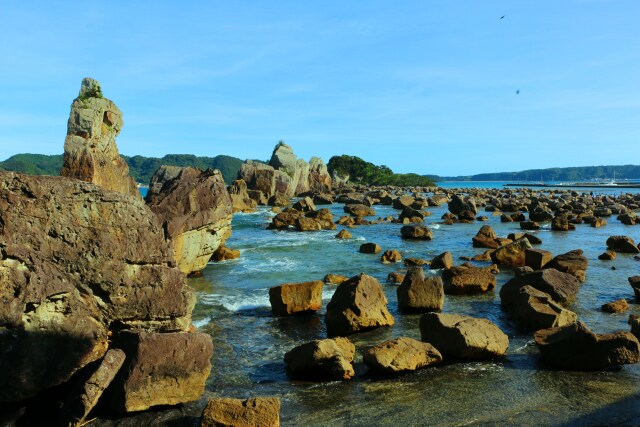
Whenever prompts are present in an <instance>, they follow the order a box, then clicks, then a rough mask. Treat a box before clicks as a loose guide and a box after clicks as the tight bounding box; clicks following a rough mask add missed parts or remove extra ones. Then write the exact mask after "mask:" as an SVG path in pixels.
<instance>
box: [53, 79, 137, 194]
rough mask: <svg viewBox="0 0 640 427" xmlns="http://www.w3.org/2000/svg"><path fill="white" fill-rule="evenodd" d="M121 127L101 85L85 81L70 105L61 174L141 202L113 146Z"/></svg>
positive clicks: (127, 171) (135, 186)
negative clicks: (103, 93)
mask: <svg viewBox="0 0 640 427" xmlns="http://www.w3.org/2000/svg"><path fill="white" fill-rule="evenodd" d="M123 125H124V121H123V120H122V111H120V109H119V108H118V107H117V106H116V104H115V103H114V102H113V101H111V100H109V99H107V98H105V97H104V96H103V95H102V88H101V87H100V83H99V82H98V81H97V80H94V79H91V78H88V77H86V78H84V79H83V80H82V85H81V86H80V93H79V94H78V97H77V98H76V99H75V100H74V101H73V103H72V104H71V113H70V115H69V121H68V122H67V137H66V138H65V141H64V157H63V164H62V169H61V170H60V175H61V176H64V177H68V178H76V179H79V180H81V181H86V182H91V183H93V184H96V185H98V186H100V187H102V188H104V189H106V190H111V191H117V192H119V193H124V194H128V195H130V196H134V197H136V198H137V199H142V196H141V195H140V192H139V191H138V187H137V185H136V182H135V180H134V179H133V178H132V177H131V176H130V175H129V166H128V165H127V163H126V162H125V161H124V159H122V157H120V154H119V153H118V148H117V147H116V136H118V135H119V134H120V131H121V130H122V126H123Z"/></svg>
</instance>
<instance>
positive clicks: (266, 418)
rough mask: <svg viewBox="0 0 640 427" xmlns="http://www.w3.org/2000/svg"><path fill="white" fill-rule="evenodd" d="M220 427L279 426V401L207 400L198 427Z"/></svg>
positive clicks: (255, 398)
mask: <svg viewBox="0 0 640 427" xmlns="http://www.w3.org/2000/svg"><path fill="white" fill-rule="evenodd" d="M220 426H247V427H248V426H255V427H279V426H280V399H279V398H277V397H254V398H251V399H246V400H242V399H232V398H224V397H218V398H215V399H209V402H208V403H207V406H206V407H205V408H204V411H203V412H202V418H201V419H200V427H220Z"/></svg>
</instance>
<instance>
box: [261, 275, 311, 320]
mask: <svg viewBox="0 0 640 427" xmlns="http://www.w3.org/2000/svg"><path fill="white" fill-rule="evenodd" d="M322 287H323V283H322V282H321V281H320V280H315V281H313V282H304V283H285V284H283V285H279V286H274V287H273V288H269V302H270V303H271V311H273V314H275V315H277V316H286V315H288V314H296V313H305V312H312V311H318V310H320V307H322Z"/></svg>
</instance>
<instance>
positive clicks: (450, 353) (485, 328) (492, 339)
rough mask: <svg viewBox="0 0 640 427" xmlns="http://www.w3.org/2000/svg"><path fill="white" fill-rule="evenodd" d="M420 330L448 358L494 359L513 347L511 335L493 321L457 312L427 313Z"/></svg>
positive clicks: (421, 321) (426, 339)
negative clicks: (461, 314)
mask: <svg viewBox="0 0 640 427" xmlns="http://www.w3.org/2000/svg"><path fill="white" fill-rule="evenodd" d="M420 333H421V336H422V341H423V342H428V343H430V344H433V346H435V348H437V349H438V350H439V351H440V353H442V355H443V356H444V359H445V360H449V359H452V360H486V359H494V358H497V357H502V356H504V355H505V353H506V352H507V348H508V347H509V338H508V337H507V336H506V335H505V334H504V333H503V332H502V331H501V330H500V328H498V327H497V326H496V325H495V324H494V323H493V322H491V321H489V320H487V319H482V318H474V317H467V316H460V315H457V314H444V313H427V314H424V315H423V316H422V317H421V318H420Z"/></svg>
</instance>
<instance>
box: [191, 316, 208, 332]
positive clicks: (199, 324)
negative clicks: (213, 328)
mask: <svg viewBox="0 0 640 427" xmlns="http://www.w3.org/2000/svg"><path fill="white" fill-rule="evenodd" d="M210 322H211V319H209V318H206V319H200V320H194V321H193V326H195V327H196V328H197V329H200V328H202V327H203V326H205V325H208V324H209V323H210Z"/></svg>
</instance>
